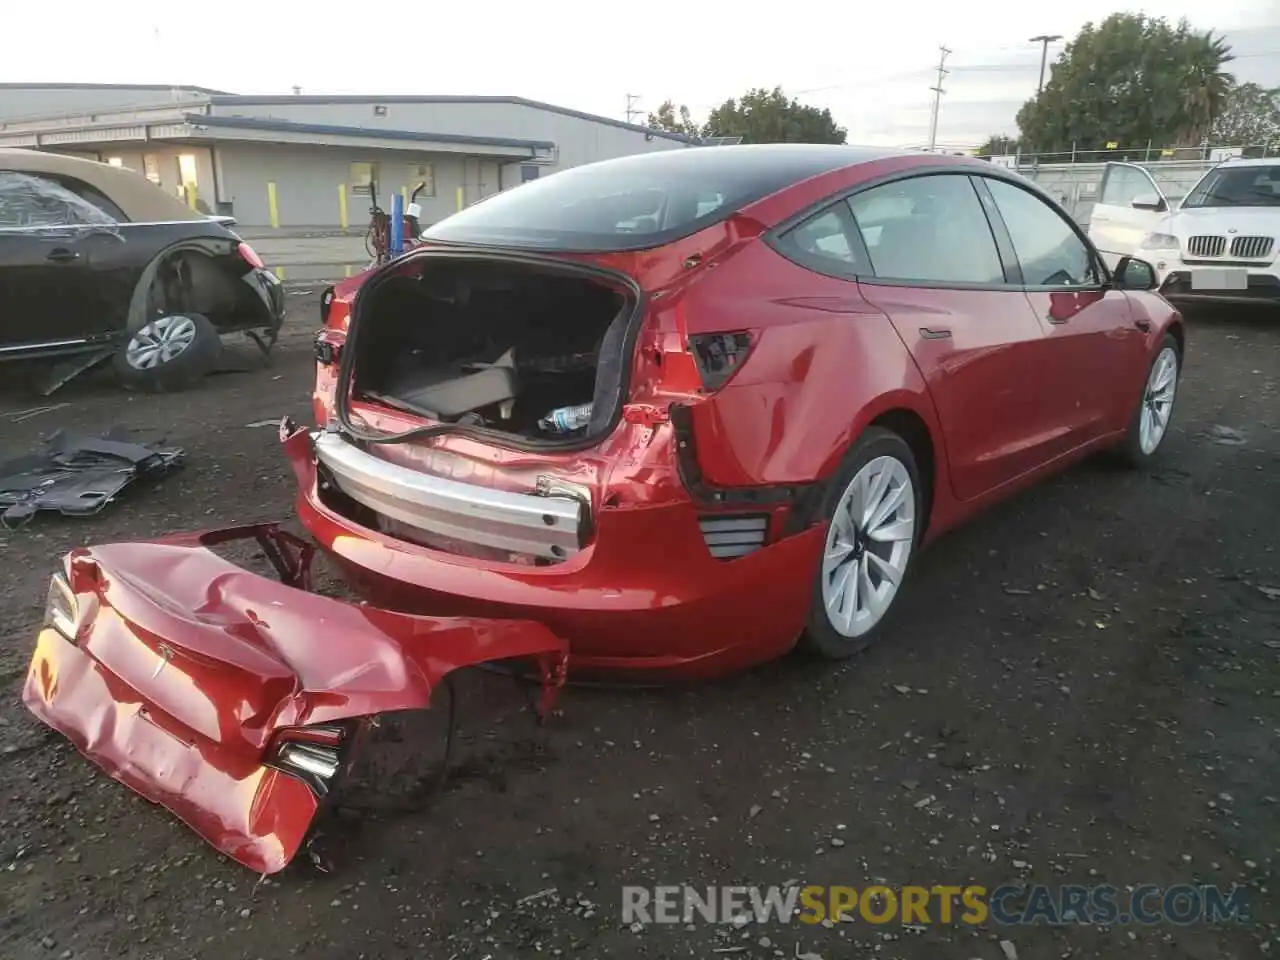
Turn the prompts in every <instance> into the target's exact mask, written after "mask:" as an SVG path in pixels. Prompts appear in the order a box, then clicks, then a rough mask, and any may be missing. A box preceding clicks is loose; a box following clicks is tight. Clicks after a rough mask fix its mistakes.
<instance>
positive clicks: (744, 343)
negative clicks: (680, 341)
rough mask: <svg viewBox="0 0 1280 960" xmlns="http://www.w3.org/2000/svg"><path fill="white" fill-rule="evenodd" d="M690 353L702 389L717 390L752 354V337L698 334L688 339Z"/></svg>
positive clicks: (746, 334) (749, 335) (739, 333)
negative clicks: (700, 379) (700, 380)
mask: <svg viewBox="0 0 1280 960" xmlns="http://www.w3.org/2000/svg"><path fill="white" fill-rule="evenodd" d="M689 349H690V351H691V352H692V353H693V361H694V363H696V364H697V366H698V375H699V376H700V377H701V378H702V386H703V387H704V388H705V389H707V390H709V391H710V390H719V389H720V388H721V387H722V386H724V384H725V381H726V380H728V379H729V378H730V377H731V376H733V374H734V371H735V370H737V369H738V367H740V366H742V361H743V360H745V359H746V357H747V354H748V353H750V352H751V334H749V333H745V332H737V333H700V334H694V335H693V336H690V337H689Z"/></svg>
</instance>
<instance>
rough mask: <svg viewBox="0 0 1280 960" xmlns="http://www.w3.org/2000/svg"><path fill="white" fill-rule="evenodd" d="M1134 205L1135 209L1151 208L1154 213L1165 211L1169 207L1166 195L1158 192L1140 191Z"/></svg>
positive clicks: (1134, 199)
mask: <svg viewBox="0 0 1280 960" xmlns="http://www.w3.org/2000/svg"><path fill="white" fill-rule="evenodd" d="M1132 206H1133V208H1134V209H1135V210H1150V211H1152V212H1153V213H1164V212H1165V211H1166V210H1168V209H1169V205H1168V204H1167V203H1165V201H1164V197H1162V196H1160V194H1158V193H1140V194H1138V195H1137V196H1136V197H1134V198H1133V204H1132Z"/></svg>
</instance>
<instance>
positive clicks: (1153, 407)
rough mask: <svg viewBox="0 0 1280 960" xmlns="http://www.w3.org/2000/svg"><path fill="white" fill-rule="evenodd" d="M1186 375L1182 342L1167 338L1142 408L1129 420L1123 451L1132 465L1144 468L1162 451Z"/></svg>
mask: <svg viewBox="0 0 1280 960" xmlns="http://www.w3.org/2000/svg"><path fill="white" fill-rule="evenodd" d="M1181 373H1182V355H1181V353H1180V352H1179V350H1178V342H1177V341H1176V340H1175V339H1174V338H1173V337H1171V336H1168V335H1166V336H1165V338H1164V342H1163V343H1162V344H1161V345H1160V350H1159V352H1158V353H1157V354H1156V358H1155V359H1154V360H1153V361H1151V368H1150V369H1149V370H1148V371H1147V379H1146V382H1145V383H1144V384H1143V386H1142V396H1141V397H1140V398H1139V400H1138V408H1137V409H1136V410H1135V411H1134V412H1133V419H1132V420H1130V421H1129V432H1128V433H1127V434H1126V435H1125V438H1124V441H1123V442H1122V443H1121V445H1120V448H1119V452H1120V454H1121V456H1122V457H1123V458H1124V459H1125V460H1126V461H1127V462H1128V463H1130V464H1131V465H1133V466H1137V467H1141V466H1145V465H1146V464H1147V463H1149V462H1150V461H1151V460H1152V459H1153V458H1154V457H1155V456H1156V454H1157V453H1158V452H1159V451H1160V447H1161V446H1162V445H1163V443H1164V438H1165V437H1166V436H1167V435H1168V433H1169V425H1170V422H1171V421H1172V419H1173V404H1174V401H1175V400H1176V399H1177V394H1178V379H1179V377H1180V375H1181Z"/></svg>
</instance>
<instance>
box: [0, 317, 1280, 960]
mask: <svg viewBox="0 0 1280 960" xmlns="http://www.w3.org/2000/svg"><path fill="white" fill-rule="evenodd" d="M315 300H316V297H315V294H314V293H313V294H311V295H307V296H298V295H294V296H291V297H290V305H291V311H290V317H289V319H288V321H286V330H287V331H288V333H287V334H286V336H285V337H284V339H283V341H282V343H281V346H280V350H279V353H278V355H277V356H276V358H275V361H274V362H273V365H272V367H271V368H270V369H269V370H267V371H263V372H255V373H241V374H228V375H224V376H217V377H213V378H211V379H210V380H208V381H207V382H206V383H205V384H204V385H203V386H202V387H200V388H198V389H197V390H195V391H193V392H191V393H187V394H181V395H173V396H159V397H148V396H129V395H125V394H122V393H118V392H116V391H115V390H113V389H112V388H111V387H110V386H108V385H106V384H101V383H96V382H93V381H92V380H91V379H88V380H85V381H83V382H77V383H74V384H72V385H71V386H70V387H69V388H67V389H66V390H65V391H64V392H62V393H60V394H58V395H56V396H55V397H53V398H51V399H50V400H49V401H34V402H33V401H32V399H31V398H30V397H23V396H19V395H17V394H12V393H10V394H0V442H2V445H3V448H4V450H5V452H6V453H13V452H21V451H24V450H27V449H34V448H36V447H38V445H39V443H40V440H41V438H42V436H47V435H48V434H49V433H50V432H52V431H53V430H54V429H57V428H59V427H62V428H72V429H76V430H98V429H104V428H106V427H109V426H111V425H113V424H121V425H125V426H128V427H131V428H133V429H135V430H136V431H138V437H139V439H155V438H160V437H163V438H165V439H167V440H168V441H170V442H172V443H176V444H178V445H180V446H183V447H185V448H186V449H187V451H188V463H187V466H186V467H185V468H183V469H182V470H181V471H180V472H178V473H176V474H174V475H173V476H171V477H169V478H167V479H165V480H163V481H161V482H160V483H158V484H157V485H155V486H154V487H151V488H139V489H134V490H131V491H129V492H128V493H127V495H126V497H125V498H124V499H122V500H121V501H120V502H118V503H116V504H114V505H113V506H112V507H110V508H108V510H107V512H105V513H104V514H102V515H101V516H99V517H97V518H94V519H89V520H67V519H61V518H48V517H38V518H37V519H36V521H34V522H33V523H32V524H31V525H29V526H27V527H25V528H22V529H20V530H17V531H13V532H0V569H3V571H4V573H5V576H4V577H3V578H2V579H0V678H2V679H3V685H4V691H5V692H4V695H3V698H2V699H0V956H3V957H4V958H6V960H28V958H41V960H47V958H54V957H64V958H81V960H99V958H102V960H105V958H114V957H131V958H135V960H150V958H155V960H160V958H163V960H185V958H217V960H233V958H264V960H266V958H278V957H285V956H298V957H304V958H316V960H354V958H356V957H366V958H370V960H375V958H376V960H383V958H385V960H394V958H402V957H404V958H408V957H414V958H426V960H450V958H455V957H456V958H459V960H462V958H468V960H469V958H474V960H482V958H486V957H490V958H492V960H505V958H512V957H532V956H542V957H552V956H554V957H561V956H562V957H566V958H569V957H583V958H599V957H606V956H610V957H648V958H678V957H698V958H710V957H713V956H720V955H727V956H730V957H742V958H744V960H746V958H771V957H786V958H793V957H795V956H797V955H801V954H810V955H816V956H819V957H822V958H825V960H836V958H846V957H863V956H875V957H878V958H894V957H899V958H925V957H929V958H944V960H950V958H957V960H967V958H991V960H1004V958H1006V957H1009V956H1013V955H1016V956H1017V957H1018V958H1021V960H1050V958H1053V960H1059V958H1066V957H1107V958H1115V957H1160V958H1194V960H1212V958H1223V960H1226V958H1229V957H1230V958H1246V957H1262V956H1266V955H1268V953H1269V955H1270V956H1277V955H1280V940H1277V939H1275V938H1276V936H1277V927H1276V923H1277V922H1278V921H1280V911H1278V910H1277V908H1276V903H1277V897H1276V893H1275V891H1276V888H1277V884H1280V877H1277V874H1276V868H1277V865H1278V864H1280V805H1278V801H1280V752H1278V750H1277V743H1278V740H1277V737H1278V735H1280V589H1277V588H1280V552H1278V551H1277V542H1278V541H1280V324H1276V323H1275V322H1274V321H1273V322H1272V323H1270V324H1268V323H1267V322H1265V321H1264V320H1261V319H1252V320H1246V319H1239V320H1236V319H1228V318H1223V317H1217V318H1205V319H1202V320H1199V321H1197V322H1194V323H1193V326H1192V330H1191V335H1190V350H1191V359H1190V362H1189V365H1188V367H1187V372H1186V379H1185V381H1184V383H1183V388H1182V389H1183V392H1182V396H1181V398H1180V405H1179V408H1178V410H1177V412H1176V414H1175V427H1174V432H1173V434H1172V435H1171V437H1170V439H1169V440H1168V441H1167V443H1166V448H1165V451H1164V460H1163V462H1162V464H1161V466H1160V467H1159V469H1158V470H1157V471H1156V472H1155V474H1154V475H1153V476H1148V477H1143V476H1140V475H1134V474H1131V473H1127V472H1124V471H1121V470H1116V469H1113V468H1111V467H1109V466H1107V465H1105V464H1102V463H1089V464H1085V465H1083V466H1080V467H1078V468H1076V469H1074V470H1072V471H1070V472H1069V473H1068V474H1066V475H1065V476H1063V477H1061V478H1059V479H1057V480H1055V481H1052V482H1050V483H1048V484H1046V485H1044V486H1043V487H1041V488H1039V489H1038V490H1035V491H1033V492H1031V493H1029V494H1026V495H1024V496H1022V497H1020V498H1018V499H1016V500H1015V501H1014V502H1013V503H1011V504H1009V505H1007V506H1005V507H1002V508H997V509H996V510H994V511H992V512H991V513H989V514H988V515H986V516H984V517H983V518H981V519H979V520H978V521H977V522H975V523H974V524H973V525H972V526H970V527H969V528H967V529H965V530H962V531H960V532H958V533H955V534H953V535H951V536H948V537H947V538H945V539H944V540H943V541H941V542H940V543H939V544H938V545H937V547H936V548H934V549H932V550H930V551H929V552H927V553H926V554H924V555H922V557H921V561H920V563H919V565H918V567H917V570H916V573H915V578H916V579H915V582H914V584H913V585H912V587H911V593H910V600H909V601H908V602H907V603H906V604H905V605H904V607H903V609H902V610H901V611H900V613H901V616H900V617H899V620H898V624H897V629H896V631H894V633H893V635H892V638H891V639H887V640H886V641H885V642H883V643H881V644H880V645H879V646H877V647H876V648H875V649H874V650H872V651H871V652H870V653H868V654H867V655H865V656H863V657H861V658H858V659H857V660H856V661H855V662H852V663H849V664H847V665H843V666H841V667H838V668H835V669H833V668H831V667H829V666H824V665H819V664H812V663H805V662H800V661H798V660H795V659H792V660H789V661H784V662H782V663H779V664H775V665H772V666H769V667H766V668H764V669H761V670H758V671H755V672H754V673H752V674H750V675H748V676H744V677H740V678H737V679H734V680H730V681H727V682H723V683H718V684H713V685H707V686H701V687H698V688H694V689H681V690H645V691H635V690H632V691H617V690H606V689H596V688H592V689H571V690H569V691H567V693H566V695H565V697H564V698H563V700H562V712H561V714H560V715H558V716H557V717H555V718H554V720H553V722H552V723H551V724H550V725H549V726H548V727H547V728H545V729H543V730H536V729H534V728H533V727H532V726H531V725H527V724H525V723H524V719H523V718H522V717H515V718H514V719H513V718H512V717H510V716H506V717H504V718H501V719H500V720H499V719H494V717H493V716H492V715H489V714H486V715H485V716H484V717H483V718H479V719H476V720H474V721H469V720H468V719H467V714H466V713H465V706H466V705H465V703H462V701H461V699H460V703H462V706H463V707H464V713H463V730H464V733H466V734H468V735H469V739H468V740H467V743H468V744H469V747H468V749H469V750H470V754H469V755H465V756H460V757H459V759H458V767H457V769H456V771H455V776H454V777H453V779H452V781H451V782H450V784H449V786H447V787H446V789H445V791H444V792H443V794H441V795H440V796H438V797H437V798H435V799H434V800H433V801H432V802H431V803H430V804H429V805H428V806H427V807H425V808H422V809H411V808H409V807H410V806H411V805H408V804H405V805H402V807H404V808H403V809H401V810H400V812H398V813H397V812H386V811H384V812H383V813H381V814H377V815H375V814H373V813H369V814H367V815H366V816H365V817H364V818H363V820H360V819H355V820H353V821H352V822H350V823H348V824H347V825H346V829H347V830H348V831H349V833H348V834H344V835H343V836H342V837H341V838H340V841H341V842H339V843H338V844H337V846H336V847H335V853H334V857H333V869H332V870H331V871H330V872H328V873H321V872H317V871H316V870H314V869H313V868H312V867H311V865H310V864H309V863H297V864H295V865H294V867H292V868H291V869H290V870H288V871H286V872H285V873H283V874H281V875H279V876H277V877H275V878H272V879H270V880H268V881H265V882H262V883H258V882H257V878H256V877H255V876H253V875H251V874H249V873H247V872H246V871H244V870H242V869H241V868H239V867H236V866H234V865H233V864H231V863H229V862H227V861H224V860H222V859H221V858H219V857H218V856H217V855H216V854H214V853H213V852H212V851H211V850H210V849H208V848H206V847H205V846H203V845H202V844H201V842H200V841H199V840H197V838H196V837H195V836H194V835H193V834H191V833H190V832H189V831H188V830H186V829H185V828H184V827H182V826H181V825H180V824H178V823H177V822H176V821H174V820H173V819H172V818H170V817H169V816H167V815H166V814H165V813H164V812H163V811H161V810H159V809H158V808H153V807H150V806H148V805H147V804H146V803H145V802H143V801H142V800H140V799H138V798H136V797H134V796H133V795H132V794H130V793H129V792H128V791H127V790H126V789H125V788H123V787H121V786H118V785H117V784H115V783H114V782H113V781H110V780H109V779H108V778H107V777H105V776H104V775H102V774H100V773H99V772H98V771H97V770H96V769H94V768H91V767H90V766H89V764H88V763H86V762H85V761H83V760H82V759H81V758H80V757H79V755H78V754H76V753H75V751H74V750H73V749H72V748H71V747H70V746H69V745H68V744H66V743H65V742H63V741H62V740H61V739H60V738H57V737H53V736H51V735H49V734H48V733H46V731H44V730H43V728H41V727H39V726H38V725H37V724H36V723H35V722H34V721H33V720H31V719H30V718H29V717H28V715H27V714H26V712H25V710H24V709H23V708H22V706H21V703H20V702H19V700H18V691H19V687H20V684H21V681H22V677H23V673H24V669H25V665H26V659H27V656H28V654H29V650H30V645H31V639H32V634H33V630H34V627H35V626H36V624H37V622H38V620H39V618H40V614H41V609H42V605H43V599H44V594H45V586H46V582H47V576H48V573H49V572H50V570H52V569H53V567H54V564H55V562H56V560H57V558H58V557H59V555H61V554H62V553H63V552H65V551H66V550H68V549H69V548H71V547H73V546H75V545H77V544H81V543H86V542H102V541H113V540H124V539H131V538H140V537H149V536H153V535H157V534H161V533H164V532H166V531H171V530H177V529H187V528H196V527H207V526H218V525H224V524H231V523H238V522H243V521H250V520H258V519H272V518H278V517H283V516H287V515H288V514H289V513H290V512H291V508H292V499H293V491H294V485H293V480H292V477H291V475H290V474H289V472H288V470H287V468H286V465H285V461H284V459H283V457H282V456H281V453H280V451H279V447H278V444H277V442H276V437H275V431H274V429H272V428H271V427H269V426H267V427H263V426H251V424H255V423H259V422H260V421H263V420H274V419H276V418H278V417H279V416H280V415H281V414H285V413H287V414H291V415H293V416H294V417H296V418H298V419H305V418H306V417H307V415H308V409H309V393H310V377H311V372H312V367H311V358H310V335H311V333H312V324H313V322H314V318H315V316H316V302H315ZM39 402H45V403H67V404H69V405H68V406H66V407H63V408H61V409H57V410H53V411H51V412H48V413H46V414H43V415H40V416H33V417H30V418H27V419H22V420H20V421H14V420H13V419H12V414H13V413H14V412H15V411H18V410H21V409H23V408H29V407H32V406H34V405H36V403H39ZM316 642H317V643H341V642H342V638H341V637H326V636H323V635H319V634H318V635H317V637H316ZM468 723H471V726H470V727H469V726H468ZM491 727H492V728H493V729H492V737H491V736H490V734H491ZM302 859H305V858H302ZM796 879H798V880H801V881H802V882H805V883H826V884H849V885H853V886H864V885H866V884H869V883H872V882H883V883H887V884H889V885H891V886H900V885H906V884H924V885H927V886H929V885H935V884H955V885H963V884H966V883H979V884H983V885H986V886H988V887H995V886H998V885H1000V884H1001V883H1007V882H1016V881H1020V880H1024V881H1030V882H1039V883H1044V884H1052V885H1058V884H1063V883H1080V884H1101V883H1110V884H1114V885H1117V886H1120V887H1124V886H1125V885H1130V884H1140V883H1154V884H1161V885H1166V886H1168V885H1172V884H1176V883H1216V884H1219V885H1222V886H1231V885H1233V884H1245V885H1248V886H1249V887H1250V888H1251V904H1252V906H1253V912H1254V916H1255V922H1254V923H1253V924H1251V925H1247V926H1241V925H1234V924H1233V925H1228V926H1222V927H1219V928H1211V927H1188V928H1179V927H1174V926H1158V927H1127V928H1122V927H1115V928H1112V929H1109V930H1104V929H1097V928H1091V927H1072V928H1062V929H1050V928H1047V927H1035V928H1026V927H1022V928H997V927H995V926H991V925H988V926H986V927H982V928H969V927H962V926H960V925H941V924H938V925H933V926H928V927H921V928H915V927H912V928H904V927H903V926H902V925H901V924H900V923H897V922H895V923H891V924H888V925H885V926H873V925H869V924H867V923H865V922H863V921H861V920H859V921H857V922H853V923H842V924H838V925H837V926H836V927H834V928H832V929H824V928H822V927H812V926H804V925H800V924H792V925H779V924H770V925H768V926H767V927H758V926H755V925H751V926H747V927H745V928H735V927H731V926H722V927H716V926H712V925H709V924H705V923H699V924H698V925H697V926H694V927H692V928H686V927H685V926H684V925H675V926H665V927H649V928H645V929H639V930H636V929H632V928H631V927H628V926H625V925H623V924H622V923H621V922H620V916H621V914H620V905H621V886H622V885H623V884H641V885H654V884H682V883H693V884H711V883H724V884H728V883H743V884H779V883H783V882H784V881H788V880H796Z"/></svg>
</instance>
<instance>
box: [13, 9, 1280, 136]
mask: <svg viewBox="0 0 1280 960" xmlns="http://www.w3.org/2000/svg"><path fill="white" fill-rule="evenodd" d="M4 8H5V9H4V15H3V16H4V28H5V29H4V33H5V34H6V37H7V39H8V41H9V42H7V43H5V44H4V48H5V49H4V55H3V56H2V57H0V81H7V82H24V81H25V82H31V81H45V82H54V81H62V82H82V83H87V82H94V83H176V84H195V85H200V86H208V87H215V88H219V89H225V90H229V91H233V92H237V93H290V92H291V88H292V87H293V86H294V85H297V86H300V87H301V88H302V90H303V92H304V93H314V94H320V93H409V94H412V93H418V94H432V93H447V94H468V93H471V94H515V95H520V96H525V97H530V98H533V99H536V100H545V101H548V102H551V103H556V104H561V105H563V106H569V107H575V108H577V109H580V110H586V111H589V112H592V113H599V114H605V115H608V116H614V117H619V118H621V117H622V116H623V112H624V110H625V108H626V95H627V94H628V93H632V94H639V95H640V97H641V99H640V101H639V103H640V106H641V107H642V108H649V109H652V108H653V107H656V106H657V105H658V104H659V103H660V102H662V101H663V100H665V99H667V98H671V99H673V100H675V101H676V102H677V103H687V104H688V105H689V107H690V108H691V109H692V110H693V111H694V114H695V116H698V117H699V118H700V117H701V116H703V115H705V113H706V112H707V111H708V110H709V109H710V108H711V107H712V106H714V105H715V104H717V103H720V102H722V101H724V100H725V99H727V98H729V97H733V96H737V95H739V94H740V93H742V92H743V91H745V90H746V89H748V88H750V87H753V86H765V87H773V86H776V85H781V86H782V87H783V89H784V90H786V91H787V92H788V93H790V94H793V95H796V96H799V97H800V98H801V99H803V100H805V101H807V102H810V103H814V104H817V105H819V106H825V107H830V108H831V110H832V112H833V113H834V114H835V116H836V119H837V121H838V122H839V123H841V124H842V125H844V126H845V127H847V128H848V130H849V141H850V142H851V143H864V144H877V145H895V146H896V145H914V144H920V143H923V142H924V141H925V140H926V139H927V137H928V125H929V107H930V98H931V97H932V94H931V93H930V92H929V89H928V88H929V87H930V86H931V85H932V84H933V77H934V75H933V73H932V72H931V68H932V67H933V66H934V65H936V63H937V60H938V45H939V44H946V45H947V46H948V47H950V48H951V49H952V51H953V53H952V54H951V57H950V59H949V61H948V64H947V65H948V67H949V68H950V69H951V71H952V72H951V74H950V75H949V76H948V77H947V79H946V84H945V85H946V88H947V91H948V92H947V94H946V96H945V97H944V103H943V109H942V114H941V121H940V124H939V131H938V139H939V142H940V143H941V144H944V145H952V144H954V145H955V146H957V147H959V146H969V145H973V144H976V143H977V142H979V141H981V140H983V139H985V137H986V135H987V134H990V133H1014V132H1015V126H1014V122H1013V116H1014V114H1015V113H1016V112H1017V109H1018V107H1019V105H1020V104H1021V103H1022V101H1023V100H1025V99H1026V98H1027V97H1028V96H1030V95H1032V94H1033V93H1034V92H1035V88H1036V82H1037V78H1038V74H1039V67H1040V50H1039V46H1038V45H1037V44H1032V43H1030V42H1028V40H1027V38H1028V37H1031V36H1034V35H1036V34H1046V33H1047V34H1064V35H1066V36H1067V37H1070V36H1072V35H1073V34H1074V33H1075V32H1076V31H1077V30H1078V29H1079V28H1080V27H1081V26H1082V25H1083V24H1084V23H1085V22H1086V21H1088V20H1091V19H1092V20H1095V21H1096V20H1099V19H1101V18H1103V17H1105V16H1106V15H1107V14H1109V13H1111V12H1114V11H1115V10H1119V9H1125V10H1144V11H1145V12H1147V13H1149V14H1153V15H1158V16H1167V17H1169V18H1170V19H1176V18H1178V17H1180V16H1186V17H1188V18H1189V19H1190V20H1191V21H1192V23H1193V24H1194V25H1195V26H1197V27H1201V28H1208V27H1212V28H1214V29H1216V30H1218V31H1221V32H1224V33H1226V34H1227V37H1228V39H1229V40H1230V41H1231V42H1232V44H1233V45H1234V47H1235V52H1236V53H1237V55H1238V59H1237V61H1236V62H1235V63H1234V64H1233V69H1234V71H1235V72H1236V73H1237V75H1238V76H1239V77H1240V78H1241V79H1245V80H1253V81H1256V82H1259V83H1263V84H1266V85H1269V86H1280V0H1152V2H1149V3H1146V4H1142V3H1127V2H1124V0H1117V2H1107V0H1074V2H1071V3H1054V4H1045V5H1044V6H1043V7H1041V6H1039V5H1038V4H1036V3H1035V2H1034V0H979V2H976V3H967V4H961V3H955V2H947V3H945V4H944V3H943V2H942V0H916V2H901V3H892V2H891V3H866V4H856V3H836V2H835V0H825V2H819V0H785V2H769V0H763V2H761V0H757V2H755V3H741V2H739V3H733V4H730V3H727V2H725V0H704V2H702V3H697V2H693V0H646V2H645V3H641V4H635V5H632V4H624V3H621V2H618V0H612V2H610V0H603V2H602V0H595V2H584V0H540V2H530V0H519V2H517V0H473V2H463V3H435V2H423V3H404V4H387V3H371V4H368V5H367V6H366V5H362V4H359V3H328V4H325V3H317V2H314V0H312V2H302V0H217V2H214V3H204V4H200V5H198V6H194V7H193V6H190V5H185V4H174V3H172V2H168V0H114V2H107V3H103V2H100V0H61V2H60V3H59V4H58V5H57V17H56V24H54V23H52V22H51V21H50V19H49V16H48V9H49V8H48V7H46V6H44V5H43V4H40V3H28V2H25V0H10V2H8V3H5V4H4ZM191 11H195V16H194V18H193V17H191V15H190V12H191ZM366 12H367V21H362V20H361V19H360V18H361V17H362V16H364V15H365V14H366ZM69 25H74V31H75V35H76V40H75V41H74V43H73V44H72V45H71V46H66V45H64V44H63V43H61V42H59V43H56V44H55V43H51V42H49V41H48V40H43V39H41V38H43V37H47V36H48V34H49V31H50V30H57V31H61V30H62V29H64V28H66V27H67V26H69ZM18 38H26V39H27V40H29V41H30V42H21V43H18V42H14V41H15V40H17V39H18ZM1057 49H1059V50H1060V49H1061V44H1058V45H1057ZM1053 56H1054V48H1051V51H1050V61H1051V62H1052V59H1053ZM2 95H3V94H0V96H2Z"/></svg>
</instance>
